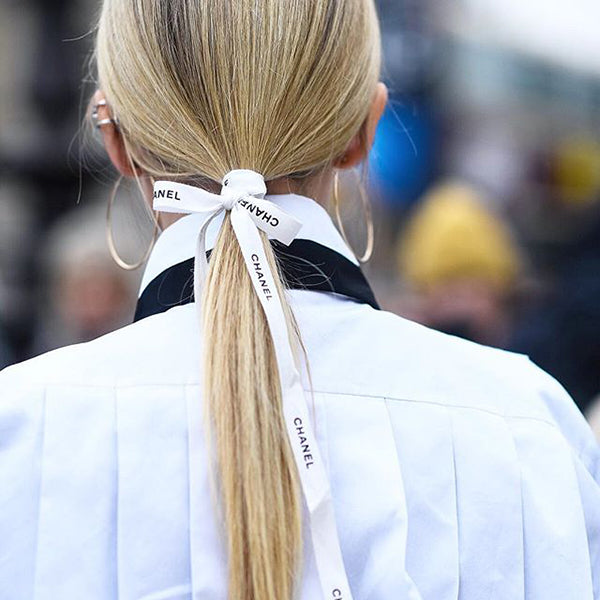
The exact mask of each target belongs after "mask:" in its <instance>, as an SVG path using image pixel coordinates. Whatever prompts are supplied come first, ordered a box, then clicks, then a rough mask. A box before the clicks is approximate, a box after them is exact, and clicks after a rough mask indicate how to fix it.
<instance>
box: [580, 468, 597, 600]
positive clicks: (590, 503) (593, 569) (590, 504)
mask: <svg viewBox="0 0 600 600" xmlns="http://www.w3.org/2000/svg"><path fill="white" fill-rule="evenodd" d="M573 467H574V469H575V473H576V475H577V482H578V484H579V492H580V495H581V508H582V510H583V513H584V516H585V522H586V524H587V531H588V535H587V540H588V551H589V570H590V573H591V574H590V576H591V578H592V588H593V590H594V592H593V595H594V599H595V600H598V599H600V569H598V565H600V488H599V487H598V484H597V483H596V481H595V480H594V478H593V477H592V476H591V475H590V473H589V471H588V470H587V469H586V468H585V466H584V465H583V464H582V462H581V460H580V459H579V458H578V457H576V456H573Z"/></svg>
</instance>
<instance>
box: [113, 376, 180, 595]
mask: <svg viewBox="0 0 600 600" xmlns="http://www.w3.org/2000/svg"><path fill="white" fill-rule="evenodd" d="M117 413H118V489H119V495H118V510H117V517H118V532H119V538H118V560H119V568H118V572H119V597H120V599H121V600H141V599H142V598H145V597H147V596H149V595H152V594H156V593H158V592H161V591H164V590H169V589H172V588H175V589H177V588H180V586H183V585H187V584H189V580H190V572H189V548H188V545H187V544H185V543H182V541H183V540H187V539H188V536H189V529H188V487H187V473H186V472H185V465H186V463H187V451H188V449H187V441H186V438H187V436H186V406H185V397H184V395H183V393H182V390H181V388H176V387H175V388H174V387H169V386H147V387H143V386H140V387H137V386H136V387H124V388H121V389H119V391H118V397H117Z"/></svg>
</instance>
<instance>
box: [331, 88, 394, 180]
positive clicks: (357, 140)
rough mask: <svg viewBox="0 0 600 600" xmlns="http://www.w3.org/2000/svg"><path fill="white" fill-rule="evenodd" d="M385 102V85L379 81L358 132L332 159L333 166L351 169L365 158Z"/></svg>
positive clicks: (386, 93) (373, 138) (386, 92)
mask: <svg viewBox="0 0 600 600" xmlns="http://www.w3.org/2000/svg"><path fill="white" fill-rule="evenodd" d="M387 102H388V89H387V86H386V85H385V83H382V82H379V83H378V84H377V88H376V90H375V94H374V96H373V100H372V101H371V108H370V110H369V115H368V116H367V119H366V120H365V122H364V123H363V126H362V127H361V129H360V132H359V133H358V134H357V135H355V136H354V138H353V139H352V141H351V142H350V144H349V146H348V147H347V148H346V151H345V152H344V154H342V156H340V157H339V158H338V159H336V160H335V161H334V163H333V166H334V167H335V168H336V169H351V168H353V167H356V166H357V165H359V164H360V163H361V162H363V161H364V160H365V159H366V158H367V156H368V154H369V152H370V151H371V147H372V146H373V142H374V141H375V133H376V132H377V125H378V124H379V121H380V120H381V117H382V116H383V113H384V111H385V108H386V106H387Z"/></svg>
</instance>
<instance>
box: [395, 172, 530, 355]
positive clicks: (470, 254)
mask: <svg viewBox="0 0 600 600" xmlns="http://www.w3.org/2000/svg"><path fill="white" fill-rule="evenodd" d="M397 252H398V264H399V271H400V276H401V277H402V278H403V279H404V280H405V281H406V282H407V283H408V285H409V286H410V288H411V290H412V293H413V294H415V298H414V300H413V302H412V306H411V313H410V316H411V317H412V318H414V319H415V320H417V321H419V322H421V323H423V324H425V325H428V326H429V327H433V328H434V329H437V330H439V331H443V332H445V333H449V334H451V335H457V336H460V337H463V338H465V339H469V340H473V341H475V342H479V343H482V344H486V345H491V346H496V347H504V346H505V345H506V343H507V342H508V339H509V337H510V333H511V327H512V303H513V301H514V295H515V289H516V286H517V282H518V278H519V274H520V271H521V264H520V263H521V259H520V253H519V251H518V249H517V247H516V244H515V242H514V240H513V239H512V236H511V234H510V233H509V231H508V227H507V225H506V224H505V223H504V222H503V220H502V218H501V217H500V216H498V215H495V214H494V213H493V212H492V211H491V210H490V209H488V208H487V206H486V203H485V201H484V199H483V197H482V194H481V193H480V192H478V191H477V189H476V188H475V187H473V186H470V185H468V184H466V183H462V182H458V181H449V182H446V183H442V184H439V185H437V186H435V187H434V188H433V189H431V190H430V191H429V192H428V193H427V195H426V196H425V198H424V199H423V200H422V201H421V203H420V204H418V205H417V206H416V207H415V210H414V212H413V214H412V215H411V216H410V218H409V220H408V222H407V224H406V225H405V228H404V230H403V232H402V233H401V235H400V238H399V242H398V250H397ZM407 316H408V315H407Z"/></svg>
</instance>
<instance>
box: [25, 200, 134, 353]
mask: <svg viewBox="0 0 600 600" xmlns="http://www.w3.org/2000/svg"><path fill="white" fill-rule="evenodd" d="M105 220H106V217H105V208H104V206H97V205H94V204H92V205H90V206H86V207H78V209H77V210H73V211H71V212H70V213H69V214H68V215H66V216H65V217H63V218H62V219H61V220H59V221H58V222H57V223H56V224H55V225H54V227H53V229H52V230H51V232H50V234H49V236H48V239H47V242H46V248H45V252H44V257H45V258H44V267H45V268H44V272H45V273H47V288H48V292H47V295H48V298H47V302H46V303H44V307H46V309H45V310H44V311H43V312H42V314H41V315H40V319H39V325H38V331H37V334H36V336H35V338H34V345H33V348H32V351H31V354H32V355H36V354H40V353H42V352H46V351H48V350H53V349H54V348H59V347H61V346H67V345H69V344H77V343H79V342H87V341H89V340H93V339H95V338H97V337H99V336H101V335H103V334H105V333H109V332H110V331H114V330H115V329H119V328H120V327H122V326H123V325H126V324H127V323H130V322H131V319H132V317H133V312H134V310H135V298H136V287H137V286H138V285H139V279H140V278H139V276H137V275H136V274H133V273H131V272H127V271H125V270H123V269H121V268H119V266H118V265H117V264H115V262H114V261H113V259H112V257H111V255H110V253H109V250H108V247H107V240H106V231H105ZM132 237H133V236H131V235H130V236H129V237H128V238H127V237H121V236H119V240H120V242H121V243H122V244H123V243H125V244H126V245H128V246H129V248H127V249H126V252H127V253H128V254H135V252H136V250H137V247H136V244H134V243H132ZM127 242H128V243H127ZM131 246H133V248H131Z"/></svg>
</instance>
